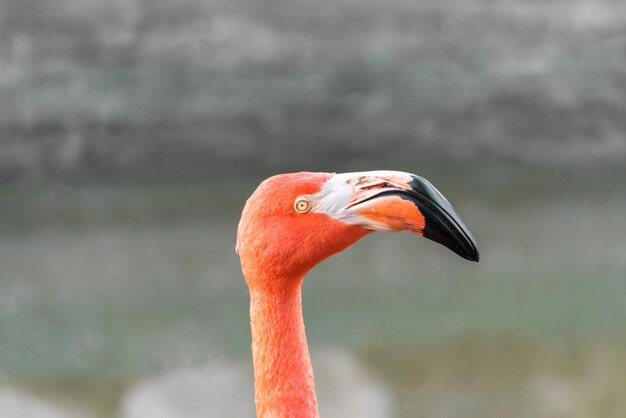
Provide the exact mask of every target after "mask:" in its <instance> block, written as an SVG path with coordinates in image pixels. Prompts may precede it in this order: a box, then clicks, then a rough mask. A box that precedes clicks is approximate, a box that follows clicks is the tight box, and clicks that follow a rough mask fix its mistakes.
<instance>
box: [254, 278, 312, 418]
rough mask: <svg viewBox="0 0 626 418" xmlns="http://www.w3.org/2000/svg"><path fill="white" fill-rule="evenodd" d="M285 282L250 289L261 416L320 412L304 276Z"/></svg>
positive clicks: (308, 416) (301, 416)
mask: <svg viewBox="0 0 626 418" xmlns="http://www.w3.org/2000/svg"><path fill="white" fill-rule="evenodd" d="M281 282H282V283H281V285H276V286H272V287H271V288H267V287H262V288H258V287H255V288H252V287H251V288H250V322H251V326H252V359H253V362H254V380H255V389H254V390H255V403H256V411H257V417H259V418H269V417H271V418H282V417H293V418H315V417H319V413H318V411H317V399H316V398H315V388H314V382H313V369H312V368H311V358H310V356H309V348H308V346H307V342H306V335H305V333H304V321H303V319H302V298H301V284H302V278H298V279H295V280H288V281H282V280H281ZM285 282H287V283H288V285H286V286H284V283H285Z"/></svg>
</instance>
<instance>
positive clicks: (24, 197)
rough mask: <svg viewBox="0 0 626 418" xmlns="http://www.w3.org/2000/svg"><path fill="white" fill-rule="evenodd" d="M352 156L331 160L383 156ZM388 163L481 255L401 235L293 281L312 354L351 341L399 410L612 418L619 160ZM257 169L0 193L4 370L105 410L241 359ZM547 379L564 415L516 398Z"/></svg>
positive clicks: (622, 313)
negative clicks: (244, 254)
mask: <svg viewBox="0 0 626 418" xmlns="http://www.w3.org/2000/svg"><path fill="white" fill-rule="evenodd" d="M359 164H361V165H359ZM359 164H355V166H354V167H344V168H343V169H342V170H340V171H346V170H351V169H371V168H378V167H363V166H362V165H363V163H359ZM393 168H397V169H402V170H406V171H411V172H415V173H418V174H421V175H424V176H425V177H427V178H429V179H430V180H431V181H432V182H433V183H434V184H435V185H436V186H437V187H438V188H439V189H440V190H441V191H442V192H443V193H444V194H445V195H446V196H447V197H449V199H450V200H451V201H452V202H453V204H454V205H455V207H456V208H457V209H458V211H459V212H460V214H461V216H462V217H463V219H464V220H465V222H466V224H467V225H468V226H469V227H470V228H471V230H472V231H473V233H474V235H475V236H476V238H477V240H478V243H479V246H480V250H481V262H480V264H477V265H476V264H472V263H468V262H465V261H463V260H461V259H459V258H458V257H456V256H455V255H454V254H452V253H451V252H449V251H448V250H446V249H445V248H443V247H440V246H438V245H436V244H434V243H432V242H428V241H426V240H423V239H417V238H416V237H414V236H412V235H410V234H404V233H403V234H373V235H371V236H368V237H366V238H365V239H364V240H362V241H361V242H359V243H358V244H357V245H355V246H354V247H352V248H350V249H348V250H347V251H345V252H344V253H342V254H339V255H337V256H335V257H333V258H331V259H330V260H328V261H327V262H325V263H324V264H322V265H320V266H318V267H317V268H316V269H315V270H314V271H313V272H312V273H311V274H310V276H309V277H308V278H307V279H306V280H305V285H304V292H303V298H304V301H303V303H304V311H305V322H306V325H307V334H308V338H309V341H310V345H311V347H312V349H313V350H315V349H316V347H323V346H338V347H344V348H346V349H349V350H351V351H354V352H356V353H358V355H359V357H360V358H361V359H363V361H365V362H366V363H367V364H369V365H370V366H371V367H372V368H373V369H374V370H376V371H377V373H378V374H379V375H380V376H381V379H383V380H384V382H385V383H387V384H388V385H389V386H390V387H392V388H393V393H394V397H395V398H394V399H395V402H396V403H397V405H398V411H397V414H398V415H399V416H407V417H410V416H458V417H461V416H463V417H467V416H482V417H485V416H494V417H496V416H520V417H525V416H598V417H618V416H623V415H620V414H622V413H623V412H624V411H626V404H625V402H626V401H624V399H625V397H624V396H623V394H624V393H625V391H626V378H625V377H624V376H626V370H624V367H625V366H624V365H625V364H626V361H625V360H626V303H624V302H625V299H626V296H625V295H626V240H625V239H624V237H625V236H626V210H625V209H626V193H625V192H626V169H625V168H623V167H602V168H599V167H589V168H585V167H564V166H559V167H547V166H535V165H522V164H518V163H515V162H510V161H448V160H439V161H420V162H417V163H415V164H404V165H403V166H401V167H393ZM258 181H260V178H259V179H230V180H225V179H208V180H202V181H200V180H193V181H189V180H180V181H176V182H170V183H167V184H139V183H134V184H121V183H116V184H83V185H74V186H68V185H64V186H61V185H52V186H50V185H48V186H45V187H44V186H41V187H30V188H22V189H16V188H5V189H4V190H3V191H2V193H1V194H0V213H2V222H0V224H1V225H2V229H1V232H0V278H1V279H0V340H1V341H3V344H1V345H0V373H1V374H2V375H3V376H4V378H5V380H7V381H8V382H13V383H15V384H19V385H22V386H25V387H28V388H30V390H35V391H38V392H41V393H43V394H45V396H52V397H56V396H61V397H77V398H83V399H86V401H85V402H88V403H90V404H91V405H92V406H93V407H94V408H96V409H97V410H98V411H99V413H100V415H101V416H114V413H115V410H116V405H117V402H118V401H119V398H120V397H121V396H123V393H124V390H125V388H126V387H127V386H128V385H130V384H132V382H134V381H135V380H136V379H138V378H140V377H142V376H150V375H153V374H157V373H159V372H161V371H164V370H169V369H172V368H177V367H184V366H190V365H192V366H193V365H197V364H203V363H206V362H210V361H212V360H213V359H215V358H223V357H228V358H232V359H234V360H236V361H249V360H248V359H249V345H250V340H249V327H248V297H247V289H246V287H245V283H244V281H243V278H242V277H241V274H240V271H239V265H238V260H237V257H236V254H235V252H234V243H235V230H236V223H237V220H238V215H239V212H240V210H241V207H242V205H243V201H244V200H245V198H246V197H247V196H248V195H249V194H250V193H251V191H252V190H253V189H254V187H255V186H256V184H257V183H258ZM537 382H539V383H537ZM546 382H547V383H546ZM555 382H556V383H555ZM542 385H543V386H542ZM544 386H545V388H544ZM554 387H556V388H557V389H554ZM590 387H593V388H594V390H590V389H589V388H590ZM537 388H539V389H537ZM546 388H547V389H546ZM550 390H557V392H558V391H561V392H564V393H567V394H569V395H567V396H570V398H572V399H570V398H567V396H566V401H564V402H565V404H566V405H568V406H571V409H567V408H561V409H558V408H557V409H556V412H555V413H553V414H552V415H550V414H549V413H546V414H543V415H541V414H542V413H543V412H541V411H540V412H541V413H539V412H537V410H536V409H533V408H534V407H535V406H536V405H535V406H533V407H531V406H532V405H530V404H531V403H533V402H534V401H532V399H535V398H533V396H535V395H533V393H535V392H533V391H539V393H540V395H541V396H543V395H545V394H546V393H547V394H548V395H545V396H548V398H549V399H552V398H553V397H550V396H551V395H550V393H551V392H550ZM561 392H558V393H561ZM579 393H586V394H587V395H586V397H582V396H578V394H579ZM589 393H591V395H589ZM537 396H539V395H537ZM557 398H558V396H557ZM568 402H569V403H568ZM535 404H537V402H535ZM547 404H549V405H551V404H550V403H549V402H548V403H547ZM442 405H457V407H458V408H460V409H458V410H457V409H454V408H452V409H446V411H445V413H444V412H442V411H443V410H442V409H441V408H443V406H442ZM559 405H560V404H559ZM557 406H558V405H557ZM455 408H456V407H455ZM563 411H565V412H563ZM548 412H549V411H548ZM420 413H421V414H422V415H419V414H420ZM529 414H530V415H529ZM559 414H560V415H559Z"/></svg>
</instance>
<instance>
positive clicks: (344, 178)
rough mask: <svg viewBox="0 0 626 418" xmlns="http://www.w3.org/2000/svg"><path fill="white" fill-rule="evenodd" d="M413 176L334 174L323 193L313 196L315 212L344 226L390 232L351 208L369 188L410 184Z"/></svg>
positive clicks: (394, 172) (313, 210)
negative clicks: (398, 182)
mask: <svg viewBox="0 0 626 418" xmlns="http://www.w3.org/2000/svg"><path fill="white" fill-rule="evenodd" d="M411 179H412V175H411V174H409V173H404V172H401V171H390V170H377V171H362V172H355V173H341V174H335V175H334V176H333V177H331V178H330V179H329V180H328V181H327V182H326V183H325V184H324V186H322V190H320V191H319V192H318V193H316V194H314V195H311V196H310V198H311V201H312V203H313V209H312V212H318V213H324V214H326V215H327V216H329V217H331V218H333V219H336V220H338V221H342V222H345V223H349V224H353V225H359V226H362V227H366V228H370V229H376V230H388V229H389V228H388V227H387V226H386V225H383V224H380V225H378V223H376V225H373V222H372V220H371V219H366V218H364V217H363V216H361V215H360V214H359V212H358V211H357V210H352V209H351V208H352V206H353V205H355V203H358V201H355V199H358V197H359V193H363V191H364V190H367V188H369V187H373V186H377V185H380V184H395V183H396V182H397V181H401V182H403V183H406V184H408V183H409V182H410V181H411Z"/></svg>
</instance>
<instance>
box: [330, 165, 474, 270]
mask: <svg viewBox="0 0 626 418" xmlns="http://www.w3.org/2000/svg"><path fill="white" fill-rule="evenodd" d="M336 176H345V178H343V179H342V180H344V181H345V182H346V183H347V184H348V185H349V186H351V188H350V189H351V196H350V198H349V199H348V201H349V203H348V204H347V205H346V206H345V207H344V208H343V214H344V216H342V217H343V218H345V219H346V220H347V221H348V222H350V223H354V224H357V225H360V226H361V227H363V228H366V229H371V230H375V231H401V230H408V231H411V232H413V233H415V234H417V235H421V236H423V237H425V238H428V239H430V240H432V241H435V242H438V243H439V244H441V245H443V246H445V247H447V248H449V249H450V250H452V251H453V252H455V253H456V254H458V255H459V256H461V257H463V258H465V259H467V260H470V261H476V262H477V261H478V259H479V254H478V248H477V246H476V240H475V239H474V237H473V235H472V233H471V232H470V231H469V229H468V228H467V227H466V226H465V224H464V223H463V221H462V220H461V218H460V217H459V215H458V214H457V213H456V211H455V210H454V208H453V207H452V205H451V204H450V202H448V200H447V199H446V198H445V197H444V196H443V195H442V194H441V193H440V192H439V191H438V190H437V189H436V188H435V187H434V186H433V185H432V184H431V183H430V182H429V181H428V180H426V179H424V178H423V177H419V176H416V175H414V174H410V173H403V172H395V171H381V172H364V173H353V174H339V175H336Z"/></svg>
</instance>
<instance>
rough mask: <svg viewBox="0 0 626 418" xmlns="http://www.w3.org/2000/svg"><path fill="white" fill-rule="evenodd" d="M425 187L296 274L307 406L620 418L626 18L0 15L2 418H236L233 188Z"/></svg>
mask: <svg viewBox="0 0 626 418" xmlns="http://www.w3.org/2000/svg"><path fill="white" fill-rule="evenodd" d="M372 169H396V170H403V171H409V172H413V173H417V174H420V175H422V176H425V177H426V178H428V179H429V180H431V181H432V182H433V183H434V184H435V185H436V186H437V187H438V188H439V189H440V190H441V191H442V192H443V193H444V194H445V195H446V196H447V197H448V198H449V199H450V200H451V201H452V202H453V204H454V205H455V207H456V208H457V210H458V211H459V213H460V214H461V216H462V217H463V219H464V220H465V223H466V224H467V225H468V226H469V227H470V229H471V230H472V232H473V233H474V235H475V236H476V238H477V240H478V243H479V247H480V250H481V262H480V264H478V265H476V264H472V263H468V262H465V261H464V260H462V259H460V258H459V257H457V256H456V255H454V254H453V253H452V252H450V251H448V250H447V249H445V248H443V247H441V246H438V245H436V244H435V243H433V242H429V241H426V240H423V239H416V238H415V237H414V236H411V235H409V234H373V235H371V236H368V237H367V238H365V239H364V240H362V241H361V242H359V243H358V244H357V245H355V246H354V247H352V248H350V249H349V250H347V251H346V252H344V253H342V254H339V255H337V256H335V257H333V258H332V259H330V260H328V261H327V262H325V263H324V264H322V265H321V266H319V267H318V268H316V269H315V270H314V271H313V272H312V273H311V274H310V275H309V277H308V278H307V279H306V280H305V284H304V291H303V298H304V300H303V304H304V311H305V312H304V316H305V323H306V326H307V333H308V337H309V343H310V346H311V351H312V356H313V363H314V369H315V373H316V381H317V386H318V392H319V394H318V396H319V401H320V412H321V414H322V416H324V417H357V416H358V417H378V418H386V417H389V418H391V417H442V418H447V417H451V418H452V417H463V418H466V417H483V418H484V417H521V418H525V417H540V418H557V417H568V418H569V417H581V418H582V417H601V418H603V417H616V418H617V417H625V416H626V239H625V237H626V3H624V2H623V1H621V0H595V1H591V0H550V1H537V0H515V1H514V0H486V1H485V0H465V1H453V0H439V1H434V0H419V1H406V0H387V1H385V2H374V1H355V0H333V1H326V0H322V1H316V2H311V1H303V0H48V1H45V2H44V1H38V0H19V1H16V0H0V409H1V410H2V411H4V412H3V416H7V417H12V418H22V417H31V418H32V417H34V418H40V417H41V418H44V417H45V418H48V417H76V418H78V417H93V418H114V417H119V418H174V417H184V418H194V417H242V418H247V417H252V416H254V405H253V381H252V372H251V370H252V365H251V356H250V337H249V332H250V330H249V322H248V321H249V318H248V294H247V288H246V285H245V282H244V280H243V277H242V276H241V272H240V269H239V262H238V258H237V256H236V254H235V230H236V225H237V221H238V218H239V214H240V211H241V209H242V207H243V204H244V202H245V199H246V198H247V197H248V196H249V195H250V193H251V192H252V191H253V190H254V188H255V187H256V185H257V184H258V183H259V182H260V181H261V180H262V179H263V178H265V177H267V176H269V175H271V174H274V173H278V172H285V171H300V170H309V171H315V170H324V171H337V172H344V171H357V170H358V171H360V170H372Z"/></svg>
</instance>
